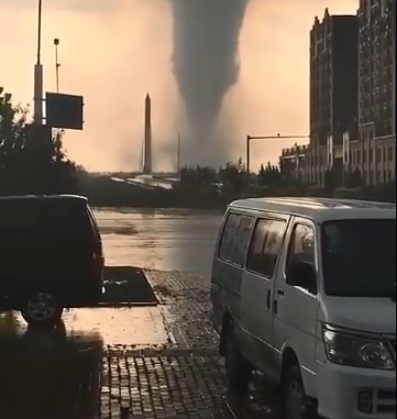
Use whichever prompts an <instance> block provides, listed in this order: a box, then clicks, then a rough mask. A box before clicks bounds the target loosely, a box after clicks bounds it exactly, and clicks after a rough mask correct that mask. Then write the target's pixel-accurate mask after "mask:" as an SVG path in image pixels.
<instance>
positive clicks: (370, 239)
mask: <svg viewBox="0 0 397 419" xmlns="http://www.w3.org/2000/svg"><path fill="white" fill-rule="evenodd" d="M322 256H323V273H324V281H325V282H324V285H325V292H326V294H327V295H330V296H338V297H379V298H383V297H385V298H387V297H390V298H395V283H396V220H395V219H393V220H343V221H332V222H328V223H325V224H324V225H323V226H322Z"/></svg>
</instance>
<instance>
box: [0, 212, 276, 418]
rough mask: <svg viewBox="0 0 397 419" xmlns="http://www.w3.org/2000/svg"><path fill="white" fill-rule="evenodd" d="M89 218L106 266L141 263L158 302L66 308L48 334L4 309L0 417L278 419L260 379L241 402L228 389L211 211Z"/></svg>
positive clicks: (109, 214) (216, 217) (107, 214)
mask: <svg viewBox="0 0 397 419" xmlns="http://www.w3.org/2000/svg"><path fill="white" fill-rule="evenodd" d="M97 217H98V219H99V223H100V226H101V230H102V237H103V240H104V247H105V255H106V259H107V264H108V265H111V266H120V265H137V266H141V267H145V268H146V269H145V274H146V278H147V280H148V281H149V283H150V285H151V286H152V288H153V290H154V293H155V294H156V297H157V299H158V302H159V304H158V305H157V306H156V307H153V306H150V307H143V306H142V307H132V308H125V307H123V308H111V307H106V308H96V309H78V310H70V311H67V312H66V313H65V315H64V324H63V325H60V327H58V329H57V330H54V331H51V332H39V331H37V330H32V329H27V328H26V325H25V324H24V323H23V321H21V319H20V317H19V316H18V315H17V314H14V313H2V314H1V316H0V376H1V377H2V380H1V384H0V418H1V419H2V418H3V417H4V418H7V419H27V418H30V419H36V418H41V419H63V418H65V419H66V418H67V419H94V418H95V419H98V418H101V419H105V418H106V419H107V418H120V419H123V418H124V419H127V418H134V419H179V418H180V419H221V418H230V419H232V418H238V419H244V418H250V419H256V418H259V417H260V418H275V417H277V416H276V415H275V414H274V412H273V409H272V408H269V407H268V406H270V405H271V403H269V400H271V397H270V396H269V392H268V391H264V390H260V391H258V389H261V386H260V385H258V386H256V387H255V389H254V390H253V392H252V395H251V396H250V397H249V398H246V399H245V400H243V401H242V400H240V399H238V398H236V396H232V397H230V396H229V395H228V390H227V385H226V381H225V374H224V365H223V362H222V360H221V359H220V357H219V354H218V345H219V338H218V336H217V334H216V333H215V332H214V330H213V329H212V326H211V322H210V303H209V280H208V272H209V270H210V265H211V258H212V252H213V246H214V240H215V237H216V234H217V229H218V227H219V223H220V217H219V215H214V214H209V213H198V214H193V215H189V213H187V212H183V211H178V212H176V213H174V214H173V213H172V211H163V212H159V213H155V212H153V211H151V212H148V213H146V212H145V213H139V212H133V213H129V212H124V213H121V214H117V213H115V212H100V213H99V214H97ZM189 271H190V272H189ZM192 271H193V272H192ZM194 271H195V272H194ZM259 381H260V380H259ZM266 394H267V395H268V399H269V400H266ZM258 395H260V396H261V397H258ZM263 395H264V396H265V399H263ZM20 400H23V401H24V402H23V403H21V402H20ZM233 412H234V413H233Z"/></svg>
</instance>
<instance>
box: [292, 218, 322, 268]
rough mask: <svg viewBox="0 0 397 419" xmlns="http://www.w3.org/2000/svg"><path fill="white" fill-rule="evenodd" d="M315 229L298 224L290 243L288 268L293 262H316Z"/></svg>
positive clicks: (313, 263)
mask: <svg viewBox="0 0 397 419" xmlns="http://www.w3.org/2000/svg"><path fill="white" fill-rule="evenodd" d="M314 246H315V243H314V231H313V229H312V228H310V227H309V226H306V225H303V224H297V225H296V226H295V228H294V231H293V233H292V237H291V241H290V244H289V251H288V259H287V269H288V267H289V266H290V265H291V264H292V263H296V262H305V263H310V264H312V265H315V264H316V252H315V248H314Z"/></svg>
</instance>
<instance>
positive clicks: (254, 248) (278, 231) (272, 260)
mask: <svg viewBox="0 0 397 419" xmlns="http://www.w3.org/2000/svg"><path fill="white" fill-rule="evenodd" d="M286 227H287V223H286V222H285V221H283V220H270V219H269V220H264V219H262V220H258V221H257V223H256V227H255V231H254V236H253V239H252V242H251V246H250V250H249V253H248V260H247V268H248V269H249V270H251V271H253V272H256V273H259V274H261V275H264V276H266V277H269V278H271V277H272V276H273V275H274V271H275V269H276V265H277V260H278V257H279V254H280V251H281V248H282V244H283V241H284V236H285V231H286Z"/></svg>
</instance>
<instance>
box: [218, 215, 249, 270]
mask: <svg viewBox="0 0 397 419" xmlns="http://www.w3.org/2000/svg"><path fill="white" fill-rule="evenodd" d="M253 224H254V219H253V217H248V216H245V215H240V214H234V213H231V214H229V216H228V218H227V221H226V224H225V227H224V229H223V233H222V238H221V241H220V245H219V258H220V259H222V260H224V261H226V262H230V263H234V264H236V265H239V266H243V265H244V259H245V255H246V252H247V247H248V243H249V240H250V237H251V231H252V228H253Z"/></svg>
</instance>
